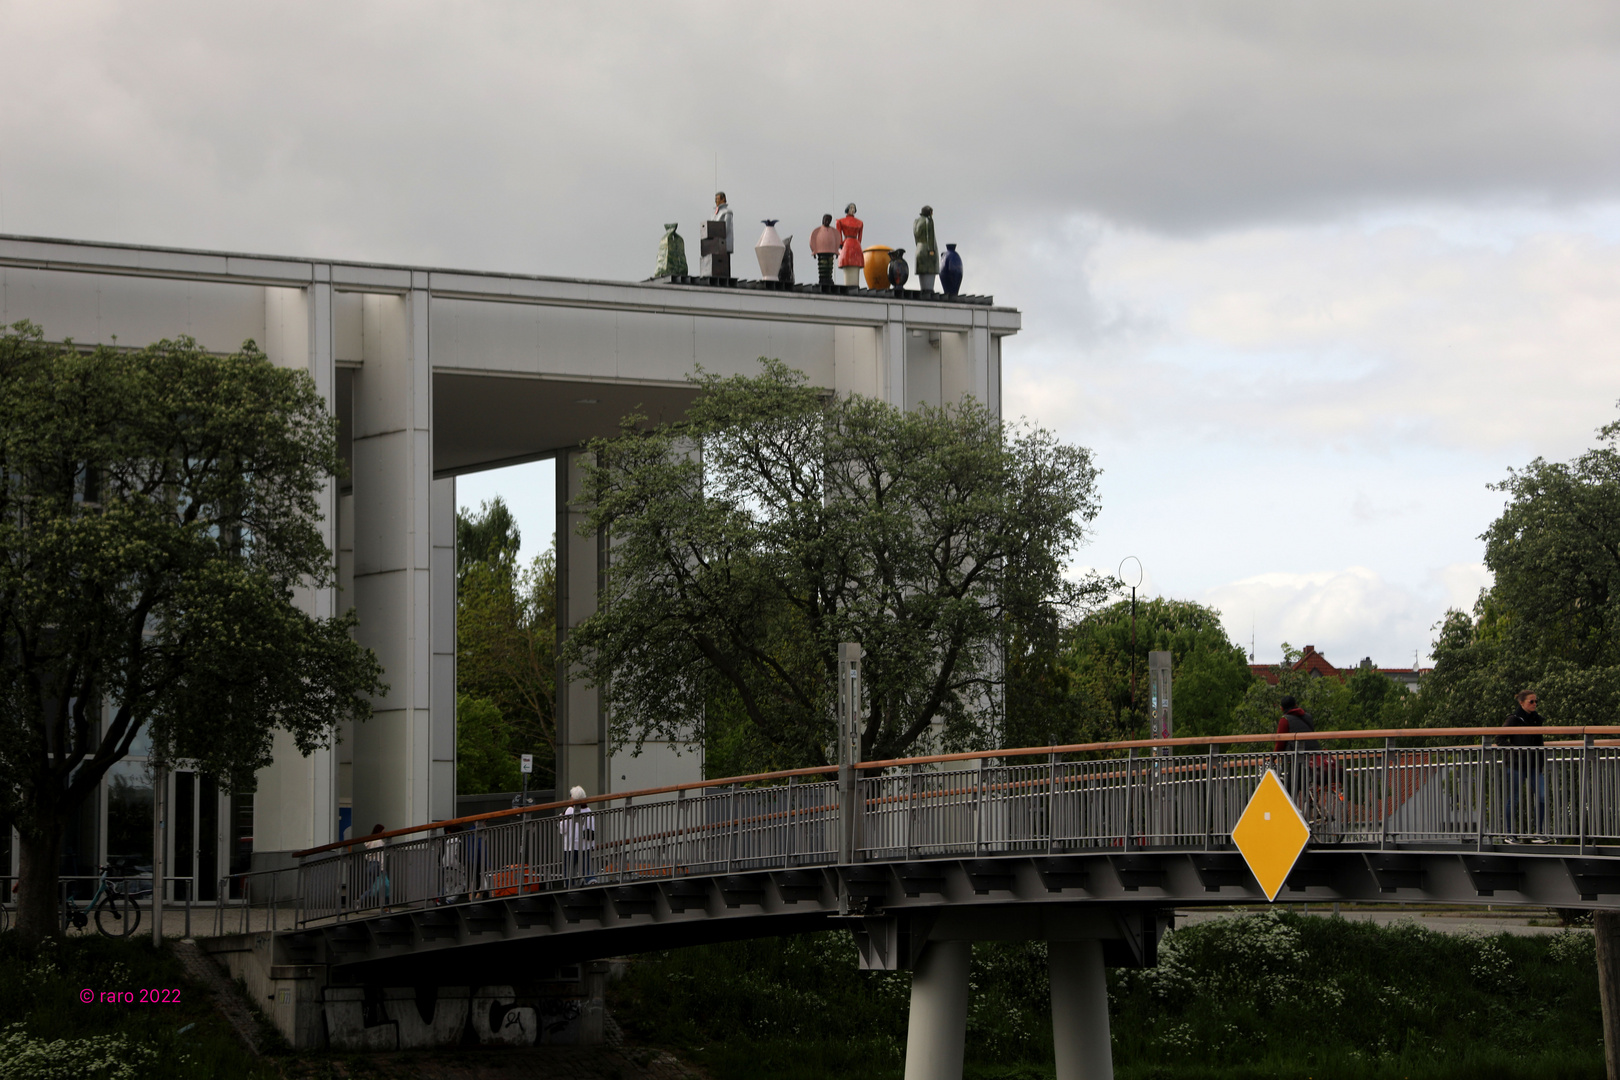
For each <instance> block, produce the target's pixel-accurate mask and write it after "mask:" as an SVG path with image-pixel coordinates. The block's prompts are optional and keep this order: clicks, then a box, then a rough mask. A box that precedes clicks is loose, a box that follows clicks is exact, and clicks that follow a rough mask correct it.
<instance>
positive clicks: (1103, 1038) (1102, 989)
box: [906, 940, 1114, 1080]
mask: <svg viewBox="0 0 1620 1080" xmlns="http://www.w3.org/2000/svg"><path fill="white" fill-rule="evenodd" d="M1047 963H1048V964H1049V965H1050V967H1051V973H1052V1050H1053V1057H1054V1058H1055V1059H1056V1064H1057V1080H1113V1077H1114V1048H1113V1045H1112V1043H1111V1042H1110V1041H1109V1036H1108V981H1107V978H1106V977H1105V975H1104V973H1103V956H1102V942H1100V941H1095V940H1086V941H1053V942H1050V943H1049V944H1048V946H1047ZM906 1080H911V1077H910V1076H909V1075H908V1076H907V1077H906Z"/></svg>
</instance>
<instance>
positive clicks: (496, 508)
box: [456, 495, 523, 584]
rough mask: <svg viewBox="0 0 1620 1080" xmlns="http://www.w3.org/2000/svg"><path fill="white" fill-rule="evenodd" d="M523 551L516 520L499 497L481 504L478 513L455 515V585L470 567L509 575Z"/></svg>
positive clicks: (520, 532) (460, 512) (459, 513)
mask: <svg viewBox="0 0 1620 1080" xmlns="http://www.w3.org/2000/svg"><path fill="white" fill-rule="evenodd" d="M522 547H523V533H522V531H521V530H519V529H518V523H517V518H515V517H513V516H512V510H511V508H510V507H509V506H507V505H506V500H505V499H503V498H501V497H500V496H499V495H497V496H495V498H493V499H491V500H489V501H488V502H483V503H479V505H478V512H477V513H473V514H469V513H467V512H465V511H463V510H457V511H456V582H457V583H458V584H459V583H460V582H461V581H462V580H463V578H464V577H465V576H466V573H467V568H468V567H470V566H490V567H497V568H503V569H506V570H508V571H510V570H511V569H512V568H513V567H514V566H516V565H517V557H518V552H519V551H520V550H522Z"/></svg>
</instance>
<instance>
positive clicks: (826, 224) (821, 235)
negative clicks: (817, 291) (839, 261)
mask: <svg viewBox="0 0 1620 1080" xmlns="http://www.w3.org/2000/svg"><path fill="white" fill-rule="evenodd" d="M810 254H812V255H814V256H815V257H816V281H817V282H819V283H820V284H822V285H831V284H832V272H833V257H834V256H836V255H837V254H838V230H837V229H835V228H833V227H832V215H831V214H822V215H821V224H820V225H818V226H816V228H815V229H814V230H812V231H811V233H810Z"/></svg>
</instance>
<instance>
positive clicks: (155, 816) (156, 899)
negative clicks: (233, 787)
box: [152, 758, 169, 946]
mask: <svg viewBox="0 0 1620 1080" xmlns="http://www.w3.org/2000/svg"><path fill="white" fill-rule="evenodd" d="M168 780H169V770H168V766H167V764H166V763H165V762H164V760H163V759H162V758H157V759H155V760H154V761H153V762H152V944H153V945H154V946H161V945H162V944H163V863H164V859H163V848H164V841H165V840H166V839H167V837H166V835H165V834H166V832H167V828H166V826H167V825H168V822H167V821H165V820H164V816H165V814H166V813H167V812H168V805H169V799H168V794H169V792H168V786H169V784H168Z"/></svg>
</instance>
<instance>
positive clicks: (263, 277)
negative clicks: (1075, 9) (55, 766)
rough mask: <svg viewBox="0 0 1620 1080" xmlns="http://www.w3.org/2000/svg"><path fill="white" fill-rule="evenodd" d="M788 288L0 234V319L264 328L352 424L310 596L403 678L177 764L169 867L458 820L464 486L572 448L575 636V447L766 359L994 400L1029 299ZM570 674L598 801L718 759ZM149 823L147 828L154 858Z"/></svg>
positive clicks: (560, 531) (101, 809)
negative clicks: (231, 778)
mask: <svg viewBox="0 0 1620 1080" xmlns="http://www.w3.org/2000/svg"><path fill="white" fill-rule="evenodd" d="M688 280H689V281H690V280H691V279H688ZM773 286H774V283H772V286H767V285H766V284H765V283H750V282H742V283H731V284H730V285H729V286H726V285H720V286H716V285H711V284H703V283H688V284H672V283H670V282H668V281H658V282H639V283H625V282H610V281H588V280H580V279H564V278H550V277H536V276H529V275H520V274H500V273H477V272H470V271H462V270H443V269H433V268H427V267H409V266H394V265H378V264H372V263H361V262H345V261H341V260H324V259H298V258H280V257H271V256H259V255H241V254H230V253H220V252H200V251H181V250H173V249H159V248H150V247H136V246H129V245H115V244H93V243H82V242H74V241H65V240H52V239H37V238H26V237H0V322H3V323H5V324H7V325H9V324H11V323H13V322H16V321H18V320H20V319H28V320H30V321H32V322H34V323H36V324H38V325H39V326H41V327H42V328H43V329H44V331H45V334H46V336H47V337H48V338H49V339H51V340H62V339H66V338H72V339H73V340H74V341H75V342H77V343H79V344H82V345H94V344H102V343H106V344H112V343H113V342H114V341H115V339H116V343H117V344H118V345H120V346H126V347H128V346H134V347H140V346H144V345H146V344H149V343H151V342H153V341H156V340H159V339H162V338H173V337H177V336H179V335H182V334H185V335H189V336H191V337H193V338H195V339H196V340H197V341H198V342H199V343H200V344H202V345H203V346H204V347H205V348H207V349H210V350H213V351H217V352H222V353H223V352H233V351H235V350H237V349H238V348H240V347H241V345H242V343H243V341H244V340H247V339H249V338H251V339H253V340H255V341H257V342H258V343H259V345H260V346H261V347H262V348H263V349H264V350H265V352H266V353H267V354H268V355H269V357H270V358H271V360H272V361H273V362H274V363H276V364H279V365H282V366H285V367H290V368H297V369H300V370H304V371H308V372H309V374H310V375H311V377H312V378H313V379H314V382H315V385H316V387H317V388H318V389H319V391H320V393H321V394H322V395H323V396H324V397H325V399H326V400H327V402H328V404H329V406H330V408H331V409H332V411H333V412H334V414H335V415H336V416H337V418H338V421H339V427H340V440H341V444H342V453H343V456H344V459H345V460H346V462H347V463H348V466H349V475H348V477H347V478H345V479H343V480H341V481H339V480H335V479H334V480H332V481H330V482H329V484H328V486H327V490H326V491H325V492H324V493H323V496H322V505H323V509H324V516H325V522H326V525H325V528H326V536H327V540H328V542H329V543H330V544H331V547H332V552H333V558H334V560H335V562H336V565H337V567H338V575H337V577H338V581H337V584H336V586H335V587H333V588H327V589H308V590H305V591H304V593H303V594H302V595H301V596H300V602H301V603H303V604H304V605H306V606H307V608H308V610H309V611H310V612H311V613H313V614H316V615H319V616H328V615H332V614H335V613H337V612H339V611H341V610H345V609H347V608H349V607H353V608H354V609H355V610H356V612H357V614H358V616H359V626H358V630H357V636H358V637H359V639H360V641H361V642H362V643H364V644H365V645H367V646H369V647H370V648H371V649H373V650H374V651H375V652H376V654H377V656H378V658H379V659H380V660H381V662H382V665H383V667H384V669H385V674H384V680H385V681H386V682H387V683H388V686H389V690H388V693H387V694H386V695H385V696H383V697H382V698H380V699H378V700H377V701H375V702H374V710H375V712H374V716H373V718H372V719H371V720H370V721H368V722H366V723H364V724H360V725H355V726H353V727H352V729H350V730H344V731H341V732H339V738H338V740H337V742H336V744H335V745H334V746H333V747H332V748H331V749H328V750H323V751H318V752H316V753H314V754H312V755H310V756H308V757H305V756H302V755H300V754H299V753H298V752H297V751H296V750H295V749H294V747H293V745H292V742H291V739H290V738H284V737H280V736H278V738H277V740H276V744H275V760H274V763H273V764H272V765H271V766H270V767H269V768H267V769H265V770H263V771H262V772H261V774H260V775H259V777H258V785H257V789H256V791H255V792H254V793H252V795H251V796H245V795H238V796H234V797H232V796H227V795H225V794H223V793H222V792H221V791H220V790H219V788H218V786H217V785H215V784H213V782H212V781H211V780H210V779H209V778H208V777H205V776H200V775H198V774H195V773H188V772H185V771H184V770H181V771H177V772H175V773H174V774H173V775H172V776H171V778H170V780H169V781H168V782H169V783H170V785H171V789H170V798H171V801H172V802H171V805H173V806H174V807H175V811H174V814H173V815H171V829H170V834H171V836H176V837H178V839H177V840H176V841H175V847H174V850H172V851H171V852H169V853H168V859H167V865H168V866H169V867H171V868H172V871H171V872H172V873H174V874H176V875H177V876H182V877H184V876H187V875H188V874H194V875H195V876H196V877H197V878H198V879H199V882H200V880H201V879H202V878H204V877H207V878H209V880H213V875H215V874H218V875H221V876H223V875H225V874H226V873H227V871H228V870H229V869H232V868H237V869H246V867H247V865H248V863H249V857H248V852H249V851H251V862H252V863H253V864H254V865H255V866H267V865H278V864H280V863H282V862H284V861H285V860H286V858H287V853H290V852H292V851H297V850H300V849H303V848H307V847H312V846H315V845H319V844H323V843H327V842H330V841H332V840H336V839H340V838H341V837H340V829H341V828H342V823H347V822H352V823H353V825H354V826H355V827H356V828H357V829H358V830H359V831H362V832H363V831H368V830H369V829H370V828H371V826H372V825H373V824H377V823H381V824H383V825H385V826H386V827H388V828H400V827H403V826H406V825H410V824H416V823H420V822H425V821H431V820H436V819H441V818H447V817H451V816H453V815H454V813H455V805H456V804H455V795H456V793H455V776H456V770H455V757H456V737H455V732H456V729H455V701H456V696H455V685H456V674H455V665H456V634H455V507H456V488H455V485H456V477H458V476H461V475H466V474H468V473H473V472H478V471H481V470H485V469H491V468H497V467H500V466H504V465H511V464H517V463H520V462H528V461H538V460H544V459H553V460H555V462H556V469H557V538H558V551H557V580H558V605H557V610H558V622H559V635H565V634H566V633H567V632H568V629H569V628H570V627H572V626H574V625H577V624H578V623H579V622H580V621H581V620H582V619H584V618H586V617H587V616H588V615H589V614H590V613H591V612H592V611H593V610H594V605H595V601H596V588H597V579H598V575H599V573H600V571H601V568H602V559H603V557H604V554H603V553H604V552H605V551H606V545H605V543H604V541H603V538H601V537H593V536H582V535H580V534H579V531H578V524H579V519H578V516H577V514H576V512H575V511H573V510H572V509H570V507H569V500H570V499H571V498H572V497H573V496H574V495H576V494H577V493H578V491H579V480H580V468H579V466H580V455H581V453H582V450H581V447H582V445H583V444H584V443H585V442H586V441H587V440H589V439H591V438H595V437H598V436H602V435H608V434H611V433H613V432H614V431H616V430H617V425H618V421H619V419H620V417H622V416H624V415H625V414H627V413H629V412H631V411H639V412H641V413H644V414H646V415H648V416H649V417H651V418H652V419H653V420H655V421H656V420H661V419H666V418H671V417H675V416H678V415H679V414H680V413H681V412H682V411H683V410H684V409H685V407H686V405H687V403H688V402H690V400H691V398H692V393H693V391H692V387H691V385H690V383H689V382H688V381H687V376H689V375H690V374H691V372H692V371H693V369H694V367H695V365H697V364H699V363H701V364H702V365H703V366H704V368H706V369H707V370H710V371H714V372H718V373H720V374H731V373H740V372H750V371H753V370H756V365H757V361H758V359H759V358H760V357H762V356H770V357H776V358H780V359H781V360H783V361H785V362H786V363H788V364H790V365H791V366H793V367H796V368H799V369H800V370H802V371H804V372H805V373H806V374H807V375H808V376H809V378H810V380H811V381H812V382H813V383H815V384H816V385H819V386H823V387H826V388H828V389H830V390H834V391H837V392H839V393H858V394H864V395H868V396H872V397H878V398H882V399H884V400H887V401H890V402H892V403H894V404H896V405H901V406H905V407H916V406H918V405H919V404H930V405H938V404H940V403H942V402H946V401H953V400H958V399H960V398H962V397H964V396H967V395H972V396H973V397H975V398H977V399H979V400H981V401H984V402H986V403H988V404H989V406H990V407H991V409H992V410H994V411H996V412H997V413H998V414H999V412H1000V408H1001V341H1002V339H1003V338H1004V337H1006V336H1008V335H1011V334H1014V333H1016V332H1017V331H1018V330H1019V328H1020V325H1021V317H1020V315H1019V313H1018V312H1017V311H1015V310H1012V309H1009V308H1004V307H997V306H995V305H994V304H993V303H992V302H990V300H989V298H988V297H962V298H956V299H953V300H946V299H945V298H943V297H934V298H924V297H922V296H921V295H919V294H916V293H909V294H908V293H901V294H899V295H896V294H894V293H892V292H891V291H883V292H870V291H866V290H847V289H844V288H842V287H838V288H836V289H834V290H833V291H830V292H824V291H820V290H819V289H818V288H817V287H815V286H803V287H800V288H798V289H782V288H780V287H773ZM565 674H566V673H560V675H565ZM558 685H559V694H558V698H559V700H558V702H557V723H558V733H557V735H558V748H557V784H558V787H559V789H562V788H566V787H568V786H570V785H572V784H582V785H584V786H585V788H586V789H587V790H589V791H590V792H591V793H592V794H597V793H603V792H607V791H615V790H618V791H622V790H635V789H639V788H643V787H651V786H656V785H659V784H666V783H675V782H679V781H683V780H688V779H694V778H696V777H697V776H698V775H699V770H700V769H701V762H700V761H699V760H698V758H697V757H696V756H695V755H694V754H692V753H685V752H680V748H671V747H649V748H648V749H647V750H646V751H645V752H644V753H643V754H642V755H641V756H639V757H634V758H632V757H630V756H629V755H627V754H621V755H614V754H613V753H612V752H611V747H610V745H609V739H608V725H607V716H606V712H605V710H604V708H603V707H602V703H601V701H600V698H599V696H598V695H597V693H596V691H595V690H594V689H593V688H591V687H589V686H587V685H585V684H583V683H580V682H575V681H569V680H567V679H566V678H561V677H560V678H559V680H558ZM147 777H148V770H147V769H146V763H145V759H144V756H143V755H137V756H132V757H131V758H130V759H129V760H128V761H127V762H125V763H124V764H121V765H120V766H119V767H118V768H117V770H115V773H114V774H113V775H112V776H111V777H110V778H109V782H108V784H107V785H105V786H104V789H103V792H102V798H101V799H100V800H99V803H98V805H97V806H96V807H95V808H87V809H86V812H85V815H84V820H83V821H82V822H81V823H79V825H78V826H77V827H76V828H77V834H76V838H75V839H74V845H75V847H74V850H75V852H76V853H77V854H76V856H75V857H76V859H77V863H76V865H79V866H88V867H90V868H92V870H93V867H94V866H95V864H96V862H97V861H99V860H101V859H103V858H105V857H106V856H107V855H108V854H126V853H128V852H121V851H119V850H117V848H118V847H119V846H120V845H129V844H134V845H137V846H138V845H139V841H138V838H137V837H136V836H135V835H134V833H135V832H137V831H138V830H135V829H134V828H133V825H132V822H133V821H134V820H135V818H137V817H138V816H139V814H140V809H139V808H140V807H141V806H142V805H144V806H145V807H146V808H147V809H146V821H147V822H148V823H149V822H150V806H151V787H150V780H149V779H148V778H147ZM143 785H144V786H143ZM143 800H144V802H143ZM182 807H185V809H184V810H182ZM182 814H187V815H189V817H187V818H186V819H185V820H184V821H182V820H181V816H182ZM182 825H183V826H184V828H183V829H182ZM182 832H183V833H184V835H181V834H182ZM126 834H127V835H126ZM150 834H151V831H150V828H149V825H148V827H147V830H146V836H147V839H146V841H145V854H146V856H147V857H148V858H150V855H151V840H150ZM92 853H93V854H92ZM134 853H137V854H138V853H139V852H134ZM182 867H189V868H193V869H190V870H188V871H186V872H185V873H181V872H180V871H181V868H182ZM197 890H198V894H199V895H200V896H201V895H202V894H203V893H205V892H209V891H211V890H204V889H203V888H202V886H201V885H200V884H199V885H198V886H197ZM203 898H211V897H208V896H204V897H203Z"/></svg>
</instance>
